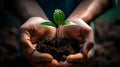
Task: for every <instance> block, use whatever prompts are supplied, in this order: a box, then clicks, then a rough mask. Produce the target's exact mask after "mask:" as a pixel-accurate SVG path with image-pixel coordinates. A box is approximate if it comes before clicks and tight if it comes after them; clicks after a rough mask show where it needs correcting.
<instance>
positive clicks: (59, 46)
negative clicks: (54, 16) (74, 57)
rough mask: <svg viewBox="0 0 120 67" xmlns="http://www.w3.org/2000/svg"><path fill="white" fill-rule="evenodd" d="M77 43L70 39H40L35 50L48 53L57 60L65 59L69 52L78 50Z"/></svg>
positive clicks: (72, 52)
mask: <svg viewBox="0 0 120 67" xmlns="http://www.w3.org/2000/svg"><path fill="white" fill-rule="evenodd" d="M76 44H77V43H76V42H74V41H73V40H70V39H57V38H55V39H54V40H52V41H49V40H48V39H44V40H42V42H41V41H40V42H39V43H38V45H37V47H36V48H37V50H38V51H39V52H43V53H50V54H51V55H52V56H53V57H54V58H55V59H57V60H58V61H65V60H66V57H67V56H68V55H69V54H74V53H77V52H79V50H80V48H77V47H76V46H74V45H76Z"/></svg>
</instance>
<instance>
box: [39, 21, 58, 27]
mask: <svg viewBox="0 0 120 67" xmlns="http://www.w3.org/2000/svg"><path fill="white" fill-rule="evenodd" d="M40 25H41V26H52V27H56V26H55V24H54V23H52V22H43V23H41V24H40Z"/></svg>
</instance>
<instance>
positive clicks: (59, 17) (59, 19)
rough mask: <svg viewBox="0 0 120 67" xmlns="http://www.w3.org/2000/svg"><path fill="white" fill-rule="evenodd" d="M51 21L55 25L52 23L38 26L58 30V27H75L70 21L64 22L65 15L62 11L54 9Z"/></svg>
mask: <svg viewBox="0 0 120 67" xmlns="http://www.w3.org/2000/svg"><path fill="white" fill-rule="evenodd" d="M53 19H54V21H55V23H56V25H55V24H54V23H53V22H43V23H41V24H40V25H42V26H52V27H56V28H58V27H59V26H61V25H62V26H68V25H76V24H75V23H74V22H72V21H68V20H65V14H64V12H63V11H62V10H60V9H56V10H55V11H54V13H53Z"/></svg>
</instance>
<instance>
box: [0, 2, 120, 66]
mask: <svg viewBox="0 0 120 67" xmlns="http://www.w3.org/2000/svg"><path fill="white" fill-rule="evenodd" d="M11 5H12V3H11ZM20 26H21V21H20V20H19V19H18V18H16V17H15V16H14V15H13V14H12V13H11V12H10V11H9V10H7V9H6V8H5V1H4V0H0V67H10V66H13V67H15V66H17V67H21V66H26V65H28V66H29V64H28V62H27V61H25V60H24V59H23V58H21V57H20V54H19V46H18V45H19V43H18V40H17V35H18V29H19V27H20ZM95 27H96V29H95V37H96V41H95V42H96V48H95V51H96V52H95V57H94V58H93V59H92V60H91V62H90V63H89V64H88V67H109V66H110V67H111V66H114V67H120V0H117V4H116V6H115V7H114V8H112V9H110V10H109V11H107V12H106V13H104V14H103V15H101V16H100V17H98V18H97V19H96V20H95Z"/></svg>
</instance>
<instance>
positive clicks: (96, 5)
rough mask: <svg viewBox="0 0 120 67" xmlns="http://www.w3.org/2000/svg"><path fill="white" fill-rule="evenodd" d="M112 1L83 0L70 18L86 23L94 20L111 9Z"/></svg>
mask: <svg viewBox="0 0 120 67" xmlns="http://www.w3.org/2000/svg"><path fill="white" fill-rule="evenodd" d="M110 1H111V0H89V1H88V0H83V2H82V3H80V5H78V7H77V8H76V9H75V10H74V11H73V13H72V14H71V15H70V16H69V18H81V19H83V20H84V21H85V22H86V23H89V22H90V21H92V20H94V19H95V18H97V17H98V16H100V15H101V14H102V13H103V12H105V11H107V10H108V9H109V8H110V3H111V2H110Z"/></svg>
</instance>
